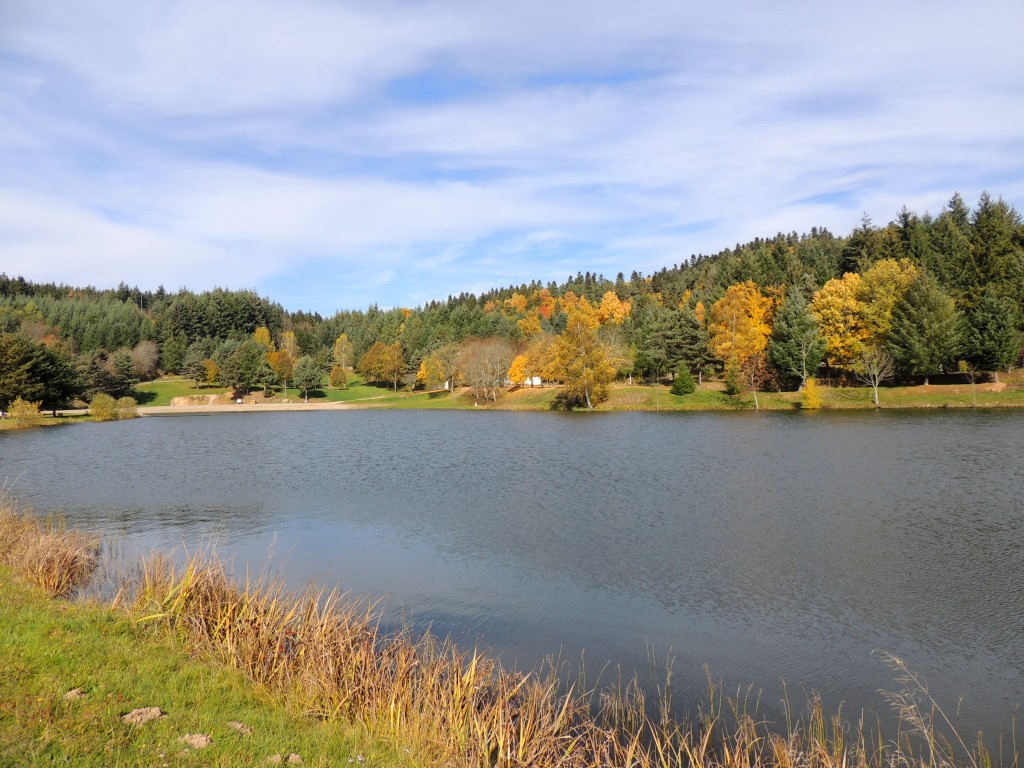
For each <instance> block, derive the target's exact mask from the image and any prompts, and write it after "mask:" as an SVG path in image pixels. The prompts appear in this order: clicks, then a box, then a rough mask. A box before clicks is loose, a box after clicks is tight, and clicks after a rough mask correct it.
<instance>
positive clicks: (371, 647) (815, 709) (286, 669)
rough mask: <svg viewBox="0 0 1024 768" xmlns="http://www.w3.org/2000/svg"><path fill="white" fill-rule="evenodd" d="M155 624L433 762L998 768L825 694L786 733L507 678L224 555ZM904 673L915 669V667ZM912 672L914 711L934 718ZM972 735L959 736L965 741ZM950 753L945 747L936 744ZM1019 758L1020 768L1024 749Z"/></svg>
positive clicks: (551, 682) (724, 705) (157, 603)
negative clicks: (920, 744)
mask: <svg viewBox="0 0 1024 768" xmlns="http://www.w3.org/2000/svg"><path fill="white" fill-rule="evenodd" d="M121 600H122V602H126V603H130V604H131V605H132V607H133V610H134V611H136V612H137V615H139V616H140V619H139V620H140V621H154V620H159V621H163V622H166V623H167V624H168V625H169V626H171V627H173V628H174V630H175V631H177V632H178V633H179V634H180V635H181V636H182V638H183V639H185V640H186V641H187V642H189V643H193V644H196V645H199V646H201V647H203V648H205V649H208V650H209V651H210V652H212V653H213V654H215V655H217V656H219V657H220V658H221V659H223V660H224V661H225V662H227V663H228V664H231V665H234V666H237V667H240V668H241V669H243V670H245V671H246V672H247V673H248V675H249V676H250V677H251V678H252V679H253V680H254V681H255V682H256V683H257V684H259V685H260V686H262V687H264V688H265V689H266V690H267V691H268V693H270V694H271V695H273V696H275V697H277V698H280V699H281V700H283V701H286V702H287V703H288V704H289V705H291V706H293V707H297V708H299V709H301V710H303V711H305V712H308V713H309V714H311V715H314V716H317V717H320V718H324V719H340V720H344V721H347V722H356V723H359V724H361V725H362V726H364V727H365V728H366V729H367V730H368V731H369V732H370V733H371V734H372V735H374V736H375V737H377V738H379V739H382V740H385V741H387V742H389V743H392V744H398V745H401V746H403V747H405V748H407V749H410V750H411V751H412V752H413V753H414V754H415V755H416V756H417V759H419V760H420V761H422V762H423V764H436V765H445V766H488V767H492V766H493V767H495V768H519V767H526V766H530V767H532V768H547V767H548V766H551V767H554V766H560V767H562V766H564V767H566V768H589V767H590V766H595V767H596V766H623V767H625V768H633V767H636V768H675V767H677V766H679V767H682V766H686V768H901V767H902V766H906V768H911V766H913V768H942V767H943V766H947V765H964V766H969V767H970V768H990V766H991V760H990V758H989V755H988V753H987V752H986V751H985V750H984V747H983V745H982V744H981V743H980V741H979V743H978V745H977V746H976V747H975V748H974V749H973V750H968V749H967V748H966V746H965V745H963V742H962V741H958V744H959V746H961V747H963V748H964V751H965V754H963V755H958V756H956V757H954V751H953V750H952V748H946V749H938V748H937V747H935V745H934V743H933V744H931V746H929V747H928V748H927V749H926V750H925V754H918V752H915V751H914V749H913V741H912V740H911V739H910V738H909V737H908V734H906V733H901V735H900V736H899V737H898V738H897V739H896V740H895V741H892V742H884V741H883V740H882V738H881V736H880V735H876V736H875V737H874V738H873V739H869V738H868V736H867V734H868V733H869V732H870V733H875V734H878V733H880V730H871V729H869V728H868V727H866V724H865V722H864V721H863V719H862V720H861V721H860V723H858V724H857V725H855V726H851V725H850V724H849V723H847V722H845V721H844V720H843V718H842V715H841V712H840V713H837V714H835V715H833V716H831V717H829V716H826V714H825V712H824V710H823V707H822V704H821V701H820V699H818V698H817V697H812V698H811V700H810V701H809V702H808V706H807V710H806V713H805V714H803V715H802V716H801V717H799V718H797V717H795V716H794V715H793V714H792V713H789V714H788V717H787V720H788V723H787V727H786V728H785V731H784V732H782V733H780V732H778V731H776V730H773V728H772V726H771V725H770V724H768V723H766V722H764V721H761V720H758V719H756V717H755V716H754V715H753V714H750V713H749V712H748V705H747V703H746V700H745V699H744V697H742V696H739V695H738V696H736V697H735V698H731V699H730V698H726V699H723V697H722V694H721V692H720V691H719V690H717V689H716V688H715V686H713V685H711V686H710V692H711V695H710V699H709V700H708V703H707V705H706V706H705V707H704V708H703V709H702V710H700V711H699V712H698V713H697V719H696V723H695V724H690V723H689V722H686V721H684V722H677V721H676V720H674V719H673V717H672V711H671V710H672V704H671V694H670V690H671V685H670V684H671V678H670V677H669V678H668V679H667V680H666V685H665V687H664V689H663V693H662V694H661V696H660V697H659V701H658V702H657V706H656V707H655V708H654V709H655V710H656V714H654V715H650V714H649V713H648V712H649V707H648V702H647V701H646V697H645V694H644V692H643V690H642V689H641V687H640V685H639V684H638V683H637V681H636V680H633V681H631V682H627V683H625V684H623V683H621V682H620V684H619V685H618V686H617V687H615V688H614V689H612V690H610V691H603V692H600V693H599V692H595V691H593V690H579V689H577V688H575V687H572V686H566V685H563V684H561V683H560V681H559V676H558V674H557V665H556V664H554V663H551V664H549V665H548V666H547V668H546V670H544V671H541V672H535V673H531V674H522V673H520V672H515V671H509V670H505V669H503V668H502V667H501V666H500V665H499V664H497V663H496V662H495V661H494V660H493V659H490V658H488V657H487V656H486V655H484V654H482V653H481V652H480V651H479V650H477V649H473V650H471V651H462V650H460V649H458V648H457V647H456V646H455V645H454V644H453V643H451V642H450V641H448V640H440V639H438V638H436V637H433V636H431V635H429V634H427V635H424V636H422V637H415V636H413V634H412V633H411V632H409V631H408V630H404V631H397V632H392V633H389V632H384V631H382V629H381V625H380V616H381V612H380V610H379V607H380V606H379V605H377V604H376V603H374V602H371V601H368V600H366V599H359V598H354V597H352V596H351V595H348V594H343V593H339V592H337V591H326V590H324V589H320V588H316V587H312V586H311V587H308V588H307V589H306V590H304V591H302V592H300V593H297V594H293V593H289V592H287V591H286V590H285V589H284V587H283V585H282V584H281V582H280V581H258V580H257V581H254V580H251V579H250V580H247V581H246V582H245V583H243V584H237V583H235V582H233V581H232V580H231V578H230V577H229V575H228V574H227V572H226V569H225V567H224V566H223V564H222V563H220V562H219V561H218V560H217V559H216V558H203V557H199V556H193V557H192V558H191V559H189V560H188V562H187V563H185V565H184V566H182V567H180V568H175V567H174V566H173V565H172V564H171V562H170V561H169V560H168V559H166V558H164V557H161V556H154V557H152V558H150V559H148V560H147V561H146V562H145V563H144V566H143V569H142V575H141V579H140V582H139V584H138V585H137V586H136V588H135V592H134V593H133V594H131V595H128V594H127V593H126V594H125V595H122V598H121ZM903 669H904V672H905V671H906V670H905V668H903ZM907 675H909V673H907V674H905V675H903V676H902V677H901V678H900V680H899V681H898V682H900V683H901V684H903V685H904V686H910V687H909V688H907V687H905V688H904V691H903V693H902V694H897V696H900V695H902V696H903V698H902V699H899V701H898V703H900V705H901V706H902V707H903V708H902V709H901V710H900V711H899V712H898V714H900V716H901V718H903V719H905V720H906V721H907V722H908V723H910V724H911V725H912V726H916V725H921V724H923V725H924V728H925V730H926V731H927V732H928V733H930V734H931V736H930V737H931V738H933V739H937V738H938V737H937V736H935V728H934V722H933V721H931V720H922V716H921V709H920V706H919V705H918V704H916V703H915V702H917V701H918V699H917V698H916V696H917V689H916V688H914V686H916V685H918V684H919V683H920V681H917V680H915V679H914V678H913V677H912V676H910V677H908V676H907ZM957 738H958V737H957ZM936 743H938V742H936ZM1010 757H1011V759H1012V761H1007V762H1006V763H1003V764H1004V765H1007V766H1014V767H1015V766H1018V765H1019V759H1018V756H1017V754H1016V751H1015V750H1014V751H1013V752H1012V754H1011V756H1010Z"/></svg>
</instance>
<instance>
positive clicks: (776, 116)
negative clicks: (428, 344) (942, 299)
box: [0, 0, 1024, 316]
mask: <svg viewBox="0 0 1024 768" xmlns="http://www.w3.org/2000/svg"><path fill="white" fill-rule="evenodd" d="M1022 39H1024V3H1021V2H1020V0H977V1H976V2H974V3H965V2H963V0H957V1H956V2H948V1H947V0H927V1H918V0H908V1H906V2H899V1H897V2H893V0H884V1H876V0H862V2H858V3H856V4H850V3H822V2H796V1H791V0H777V1H776V2H770V3H768V2H763V0H762V1H761V2H746V1H745V0H737V2H730V3H708V2H701V3H696V2H691V1H690V0H651V1H647V0H631V1H630V2H622V1H621V0H619V1H617V2H611V1H610V0H586V1H585V2H584V1H582V0H564V1H561V2H559V1H558V0H554V1H553V0H542V1H540V0H538V1H536V2H535V0H516V2H501V3H499V2H491V1H490V0H473V1H471V2H470V1H467V2H463V1H462V0H446V1H445V2H431V1H430V0H423V2H392V1H391V0H372V2H365V1H364V2H359V3H356V2H347V1H343V0H339V1H338V2H327V1H326V0H325V1H323V2H319V1H317V0H289V2H280V0H271V1H270V2H265V1H264V0H247V1H246V2H237V1H236V0H217V2H209V0H196V1H195V2H192V1H190V0H186V1H184V2H167V1H164V0H160V1H159V2H158V1H156V0H126V1H125V2H102V1H98V0H76V2H39V1H38V0H0V272H4V273H6V274H7V275H9V276H17V275H21V276H24V277H25V278H26V279H29V280H33V281H39V282H56V283H63V284H67V285H93V286H95V287H97V288H107V287H113V286H116V285H117V284H118V283H120V282H122V281H123V282H125V283H127V284H128V285H131V286H138V287H140V288H143V289H150V290H152V289H156V288H157V287H158V286H160V285H163V286H164V287H165V288H166V289H167V290H169V291H176V290H178V289H180V288H187V289H189V290H193V291H203V290H208V289H211V288H214V287H223V288H229V289H255V290H256V291H258V292H259V293H260V294H261V295H263V296H267V297H269V298H271V299H272V300H274V301H277V302H279V303H281V304H282V305H283V306H284V307H285V308H286V309H288V310H291V311H294V310H306V311H315V312H320V313H321V314H323V315H325V316H329V315H332V314H334V312H336V311H338V310H344V309H365V308H366V307H368V306H369V305H370V304H377V305H379V306H381V307H394V306H406V307H415V306H421V305H423V304H424V303H426V302H429V301H431V300H435V299H437V300H443V299H445V298H446V297H447V296H448V295H449V294H454V295H457V294H459V293H461V292H463V291H467V292H474V293H478V294H479V293H481V292H483V291H486V290H488V289H490V288H496V287H502V286H508V285H519V284H522V283H529V282H530V281H532V280H540V281H541V282H543V283H545V284H546V283H548V282H549V281H552V280H554V281H556V282H562V281H564V280H565V279H566V278H568V277H569V276H570V275H575V274H576V273H577V272H588V271H589V272H593V273H602V274H604V275H606V276H607V277H609V278H612V279H614V277H615V275H616V274H617V273H618V272H624V273H625V274H626V276H627V277H628V276H629V275H630V274H631V273H632V272H633V271H634V270H636V271H639V272H641V273H643V274H649V273H651V272H654V271H657V270H659V269H661V268H662V267H665V266H669V267H670V266H672V265H674V264H677V263H680V262H682V261H684V260H686V259H688V258H689V257H690V256H691V255H692V254H697V253H714V252H717V251H720V250H722V249H724V248H727V247H731V246H732V245H734V244H735V243H737V242H747V241H749V240H751V239H753V238H755V237H771V236H773V235H774V234H776V233H777V232H780V231H781V232H792V231H796V232H801V233H802V232H807V231H809V230H810V228H811V227H814V226H817V227H827V228H828V229H830V230H831V231H832V232H834V233H835V234H838V235H846V234H848V233H849V232H850V231H851V230H852V229H853V228H854V227H855V226H857V225H858V224H859V222H860V220H861V217H862V215H863V214H864V213H867V214H868V215H869V216H870V217H871V218H872V220H873V221H874V223H875V224H879V225H884V224H886V223H887V222H888V221H890V220H892V219H893V218H895V216H896V214H897V213H898V211H899V210H900V208H901V207H902V206H904V205H906V206H907V207H908V208H910V209H911V210H913V211H916V212H918V213H925V212H930V213H932V214H933V215H936V214H938V213H940V212H941V210H942V207H943V206H944V205H945V203H946V202H947V201H948V200H949V198H950V197H951V196H952V194H953V193H954V192H957V191H958V192H960V194H961V195H962V196H963V197H964V199H965V200H966V201H967V203H968V205H970V206H972V207H973V206H974V205H975V203H976V202H977V198H978V195H979V194H980V193H981V192H982V191H984V190H987V191H989V192H990V193H991V194H992V195H993V196H997V197H1002V198H1004V199H1005V200H1007V201H1008V202H1010V203H1012V204H1013V205H1014V206H1015V207H1016V208H1017V209H1018V210H1019V211H1024V45H1022V44H1021V40H1022Z"/></svg>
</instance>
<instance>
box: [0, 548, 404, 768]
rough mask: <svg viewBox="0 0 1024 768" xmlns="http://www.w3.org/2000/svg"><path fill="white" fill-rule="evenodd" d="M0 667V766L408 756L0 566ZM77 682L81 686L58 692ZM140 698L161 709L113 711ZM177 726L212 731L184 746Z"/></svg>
mask: <svg viewBox="0 0 1024 768" xmlns="http://www.w3.org/2000/svg"><path fill="white" fill-rule="evenodd" d="M0 669H2V670H3V674H0V766H8V765H10V766H14V765H19V766H20V765H39V766H43V765H75V766H135V765H151V766H161V765H168V764H172V765H184V766H189V765H195V766H199V765H203V766H235V765H265V764H267V760H268V758H270V757H272V756H274V755H284V756H287V755H288V754H290V753H295V754H298V755H299V756H300V757H301V758H302V760H303V764H304V765H313V766H327V765H348V764H350V763H351V764H352V765H373V766H401V765H408V764H409V763H407V762H403V761H402V760H401V759H400V758H399V756H398V755H397V754H395V753H393V752H391V751H390V750H387V749H384V748H382V747H379V746H374V745H372V744H369V743H368V742H367V740H366V739H365V738H363V737H361V736H360V734H359V733H358V732H357V731H356V730H354V729H353V728H351V727H349V726H342V725H338V724H333V725H332V724H326V723H321V722H318V721H316V720H314V719H312V718H309V717H303V716H301V715H299V714H296V713H290V712H288V711H286V710H285V709H284V708H283V707H280V706H277V705H273V704H271V703H270V702H269V701H268V700H267V699H266V697H265V696H262V695H260V694H259V692H258V691H257V690H256V689H255V688H254V686H253V685H252V684H250V683H248V682H247V681H246V680H245V679H244V678H243V676H242V673H241V672H239V671H238V670H234V669H228V668H226V667H224V666H221V665H217V664H214V663H212V662H206V661H203V660H201V659H198V658H196V657H195V656H193V655H190V654H188V653H186V652H185V651H184V650H183V649H182V648H181V647H180V645H179V644H178V643H177V642H176V641H175V640H174V639H173V638H172V637H170V636H169V635H168V634H167V633H166V631H164V630H158V629H156V628H155V627H148V626H146V625H138V624H135V623H133V622H132V621H131V620H129V619H128V618H126V617H125V616H123V615H121V614H119V613H117V612H114V611H111V610H110V609H107V608H103V607H97V606H90V605H84V604H75V603H67V602H63V601H60V600H54V599H51V598H48V597H46V596H44V595H43V594H42V593H41V592H39V591H37V590H35V589H34V588H30V587H29V586H27V585H26V584H24V583H23V582H21V581H20V580H18V579H16V578H15V577H13V576H12V574H11V572H10V571H9V570H8V569H7V568H6V567H4V566H0ZM76 688H77V689H81V691H82V692H83V693H84V695H83V696H82V697H81V698H78V699H76V700H66V699H65V694H67V693H68V692H69V691H71V690H74V689H76ZM140 707H159V708H160V709H161V710H163V712H164V713H166V716H165V717H162V718H160V719H159V720H154V721H152V722H150V723H147V724H145V725H137V726H136V725H128V724H125V723H124V722H122V721H121V716H122V715H124V714H126V713H128V712H130V711H131V710H133V709H136V708H140ZM230 722H236V723H242V724H244V725H245V726H247V727H248V728H250V729H252V733H250V734H243V733H240V732H238V731H236V730H234V729H233V728H232V727H231V726H229V725H228V723H230ZM186 734H205V735H208V736H211V737H212V739H213V742H212V744H211V745H210V746H208V747H206V748H204V749H198V750H197V749H193V748H191V747H188V746H186V745H185V744H184V743H182V741H181V737H182V736H185V735H186ZM359 756H362V758H363V759H362V760H361V759H359ZM364 761H365V762H364Z"/></svg>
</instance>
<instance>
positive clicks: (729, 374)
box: [725, 362, 743, 395]
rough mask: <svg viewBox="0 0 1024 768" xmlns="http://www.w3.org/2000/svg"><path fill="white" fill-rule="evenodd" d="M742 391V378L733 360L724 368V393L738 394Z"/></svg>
mask: <svg viewBox="0 0 1024 768" xmlns="http://www.w3.org/2000/svg"><path fill="white" fill-rule="evenodd" d="M742 391H743V379H741V378H740V367H739V366H738V365H736V363H735V362H731V363H729V366H728V367H727V368H726V369H725V394H727V395H738V394H740V393H741V392H742Z"/></svg>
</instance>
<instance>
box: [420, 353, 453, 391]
mask: <svg viewBox="0 0 1024 768" xmlns="http://www.w3.org/2000/svg"><path fill="white" fill-rule="evenodd" d="M447 378H448V377H447V372H446V371H445V369H444V363H442V362H441V361H440V360H439V359H438V358H436V357H424V358H423V360H421V361H420V367H419V370H418V371H416V381H417V382H418V383H420V384H422V385H423V386H424V387H425V388H426V389H440V388H441V386H442V385H443V384H444V383H445V381H447Z"/></svg>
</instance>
